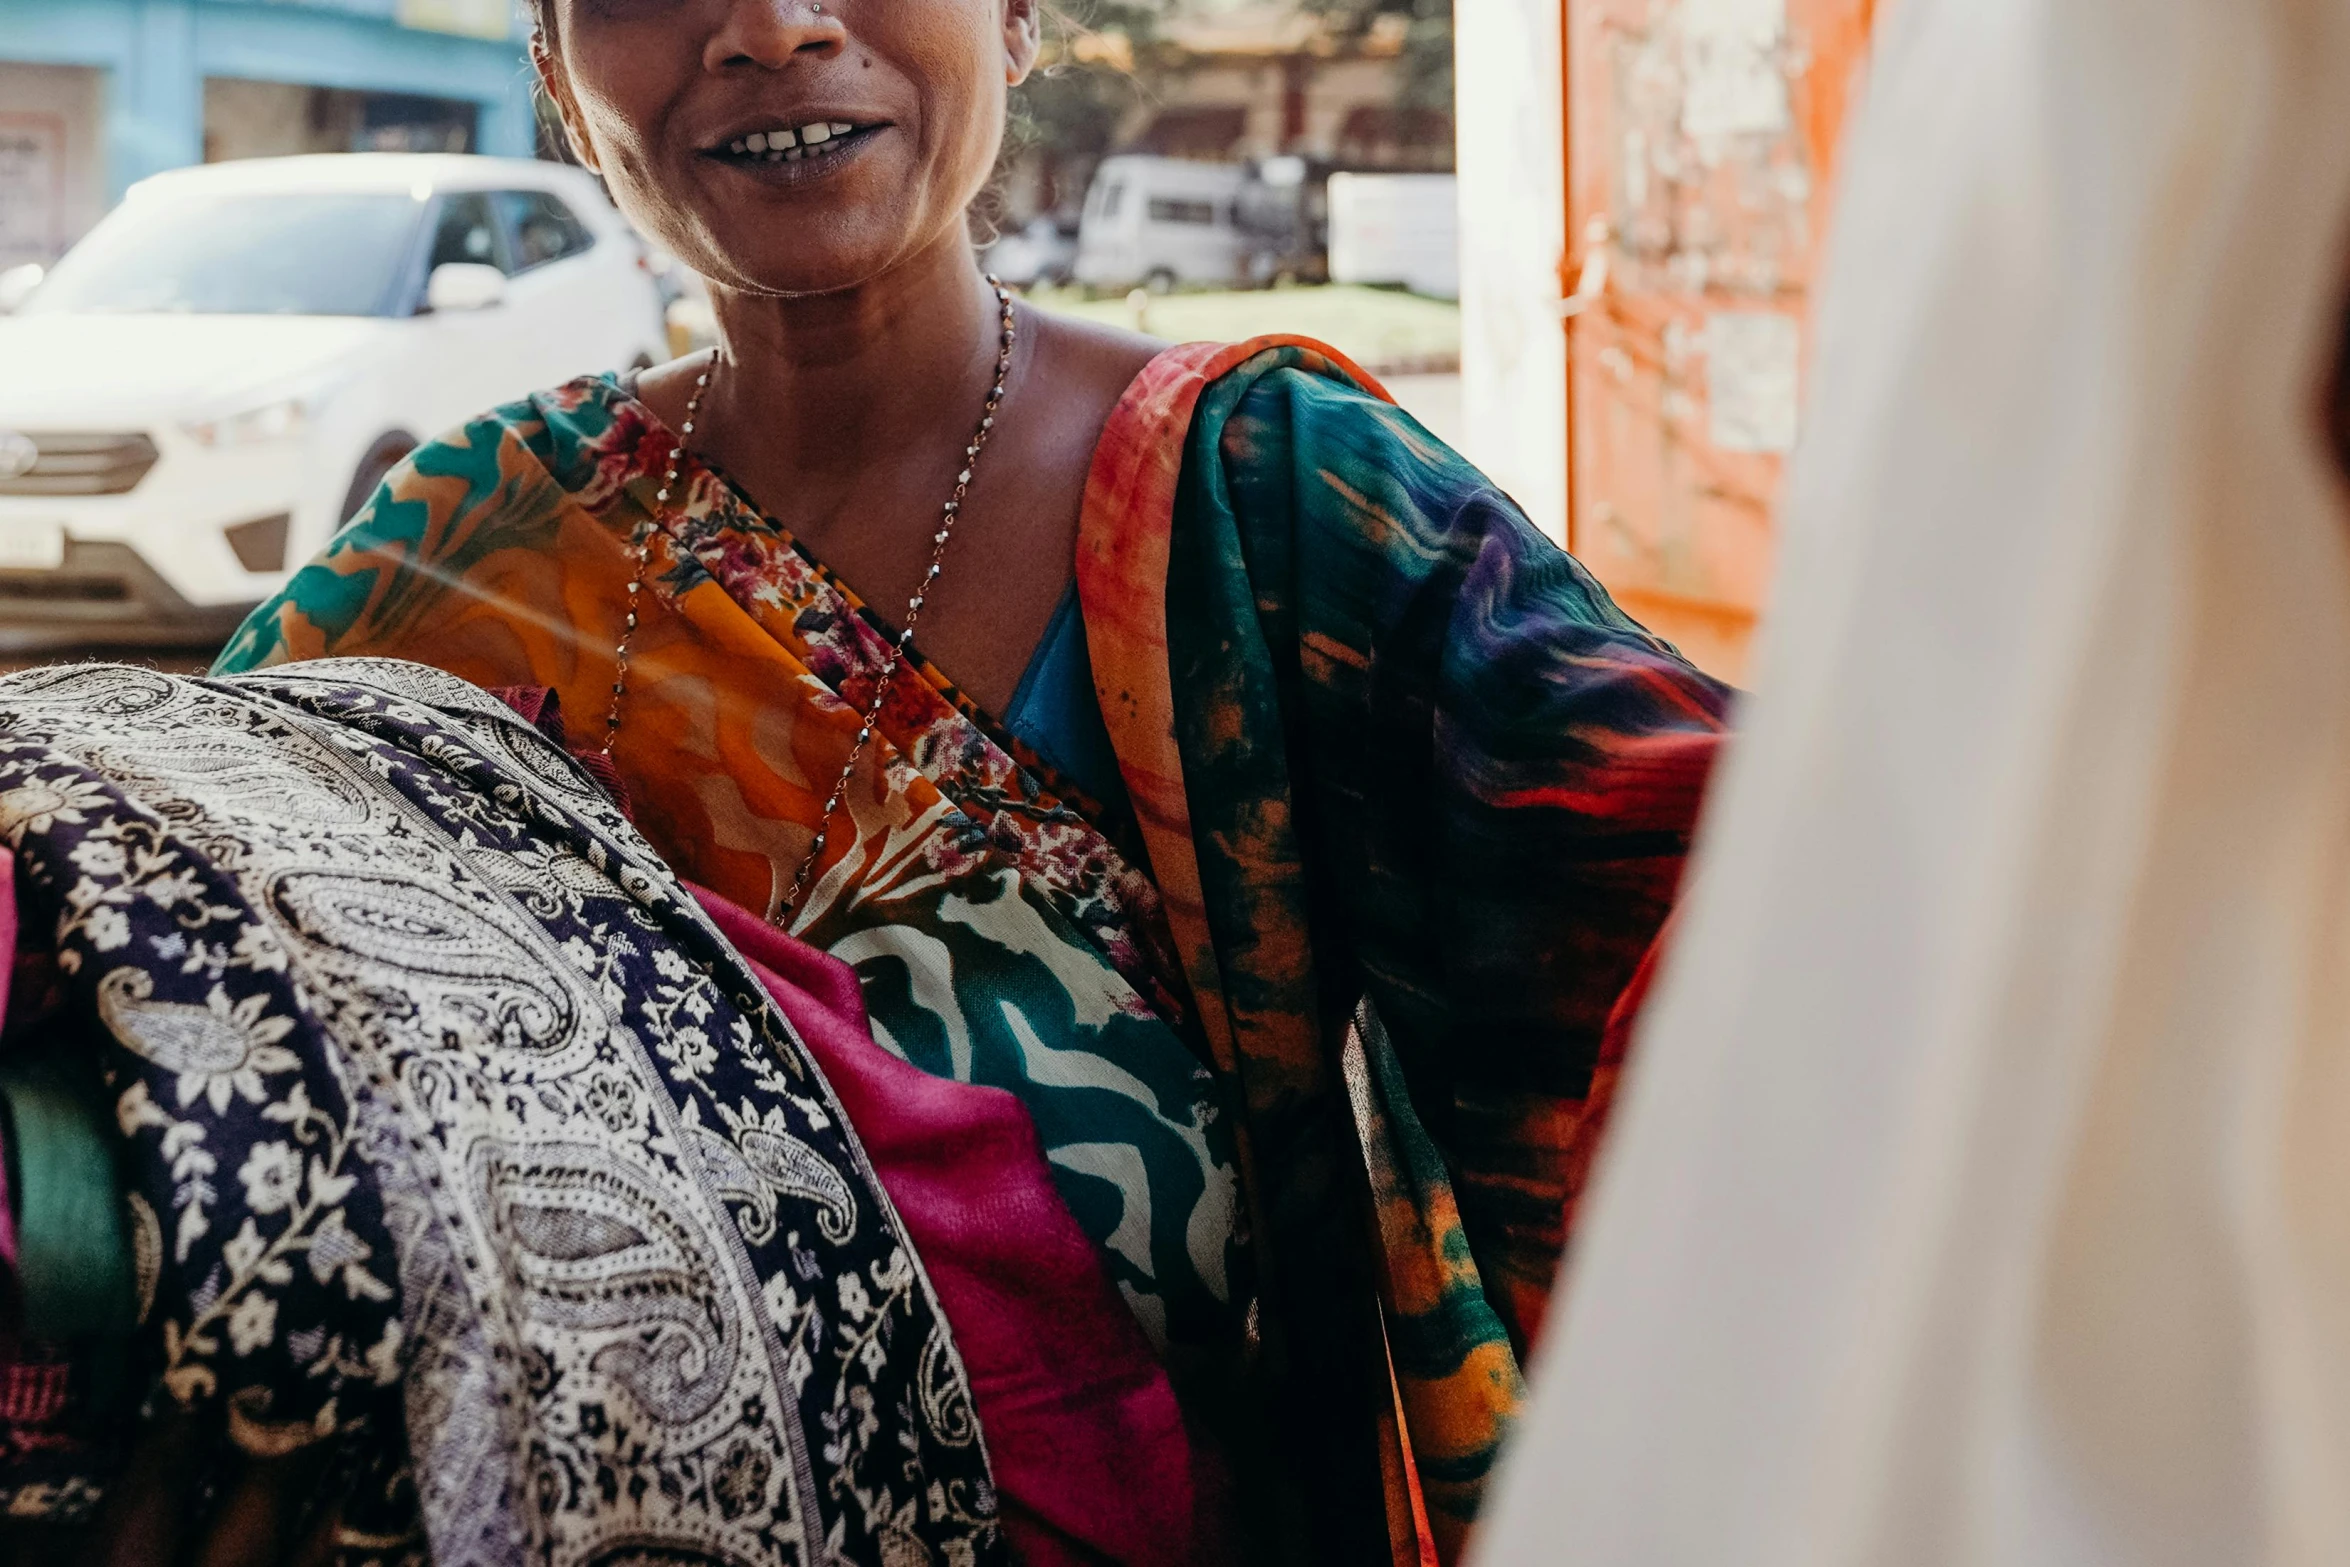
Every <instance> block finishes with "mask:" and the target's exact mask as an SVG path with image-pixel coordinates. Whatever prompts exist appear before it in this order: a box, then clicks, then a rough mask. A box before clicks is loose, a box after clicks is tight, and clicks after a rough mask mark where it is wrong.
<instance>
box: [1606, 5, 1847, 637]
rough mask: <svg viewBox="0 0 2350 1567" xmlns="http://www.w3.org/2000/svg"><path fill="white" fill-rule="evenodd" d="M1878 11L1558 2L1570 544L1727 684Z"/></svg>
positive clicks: (1767, 537) (1620, 595) (1762, 547)
mask: <svg viewBox="0 0 2350 1567" xmlns="http://www.w3.org/2000/svg"><path fill="white" fill-rule="evenodd" d="M1871 11H1872V0H1669V3H1666V4H1661V5H1659V4H1652V3H1651V0H1566V4H1565V5H1564V7H1563V10H1562V23H1561V25H1562V27H1563V30H1564V34H1563V44H1564V47H1563V50H1562V56H1563V66H1562V71H1561V75H1562V78H1563V100H1564V104H1565V120H1566V127H1565V129H1566V159H1565V162H1566V183H1567V190H1566V220H1567V221H1566V233H1567V236H1568V253H1567V255H1566V257H1565V258H1564V261H1563V263H1562V267H1561V288H1562V292H1564V293H1566V294H1568V296H1569V298H1568V301H1567V304H1566V306H1565V310H1566V321H1565V330H1566V332H1567V334H1568V344H1567V349H1568V351H1567V380H1568V404H1567V407H1568V412H1567V425H1568V443H1567V448H1568V452H1567V455H1568V468H1569V474H1568V508H1567V510H1568V528H1567V531H1568V544H1569V547H1570V548H1572V549H1573V550H1574V551H1575V553H1576V554H1577V555H1579V556H1580V557H1582V559H1583V560H1584V562H1585V563H1586V564H1588V565H1589V566H1590V567H1591V568H1592V569H1593V571H1594V572H1596V573H1597V574H1598V576H1599V577H1600V579H1601V580H1602V581H1603V582H1605V583H1606V584H1607V585H1608V588H1609V590H1610V591H1611V592H1613V593H1614V594H1615V595H1616V597H1617V599H1618V600H1619V601H1620V602H1622V604H1623V605H1624V607H1625V608H1626V609H1627V610H1629V611H1630V612H1631V613H1632V614H1634V615H1636V616H1638V617H1639V618H1640V619H1641V620H1643V621H1645V622H1647V623H1648V624H1649V625H1650V626H1652V627H1653V628H1655V629H1656V630H1657V631H1658V632H1659V633H1661V634H1663V635H1665V636H1667V637H1669V638H1671V639H1672V640H1674V641H1675V642H1677V643H1679V644H1680V645H1681V646H1682V648H1683V649H1684V651H1686V652H1688V653H1689V654H1690V655H1691V656H1692V657H1693V658H1695V659H1696V660H1697V661H1698V662H1699V663H1701V664H1703V665H1705V666H1706V667H1707V668H1709V669H1712V670H1714V671H1715V672H1717V673H1719V674H1721V675H1724V676H1725V677H1727V678H1729V679H1732V680H1737V679H1741V678H1743V676H1744V675H1745V672H1746V656H1747V643H1748V640H1749V637H1750V635H1751V633H1752V630H1753V627H1754V623H1755V620H1756V617H1757V615H1758V614H1759V612H1760V610H1761V608H1762V603H1763V595H1764V593H1765V592H1766V590H1767V588H1768V585H1769V577H1770V569H1771V555H1772V520H1771V512H1772V504H1773V501H1774V498H1775V496H1776V494H1777V490H1778V485H1779V478H1780V474H1781V470H1782V467H1783V465H1784V459H1785V454H1786V451H1787V449H1788V447H1789V446H1790V445H1791V444H1792V442H1793V440H1794V437H1795V433H1796V418H1795V414H1796V408H1797V405H1798V400H1799V397H1800V387H1801V375H1802V362H1803V358H1804V341H1805V334H1804V323H1805V318H1806V314H1807V310H1808V306H1809V302H1810V294H1811V288H1812V284H1813V279H1814V277H1815V275H1816V270H1817V264H1818V259H1819V250H1820V239H1821V235H1822V233H1823V231H1824V226H1825V220H1826V215H1827V205H1828V195H1829V189H1830V183H1831V175H1832V173H1833V154H1834V149H1835V146H1836V141H1837V137H1838V134H1839V132H1840V131H1841V129H1842V126H1843V122H1844V119H1845V116H1846V113H1847V111H1848V108H1849V106H1850V104H1851V102H1852V98H1853V93H1854V89H1855V87H1856V85H1857V82H1858V76H1859V71H1860V68H1861V65H1862V63H1863V60H1864V58H1865V54H1866V48H1867V40H1868V31H1869V23H1870V19H1871Z"/></svg>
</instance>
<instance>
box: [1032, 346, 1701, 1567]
mask: <svg viewBox="0 0 2350 1567" xmlns="http://www.w3.org/2000/svg"><path fill="white" fill-rule="evenodd" d="M1078 584H1079V589H1080V592H1081V595H1082V601H1083V604H1084V612H1085V625H1086V635H1087V638H1088V642H1089V644H1090V647H1091V650H1092V654H1093V664H1094V676H1095V682H1096V685H1097V687H1098V690H1099V694H1100V696H1101V701H1102V712H1103V716H1104V718H1105V719H1106V721H1107V722H1108V724H1109V727H1110V733H1111V738H1112V740H1113V742H1114V743H1115V745H1116V747H1117V751H1118V758H1119V762H1120V765H1121V769H1122V771H1123V772H1124V774H1125V778H1126V783H1127V787H1128V789H1129V791H1130V793H1131V795H1132V798H1133V801H1134V808H1135V810H1136V812H1137V815H1138V817H1139V819H1140V823H1141V828H1142V832H1143V836H1144V837H1145V839H1146V840H1147V842H1148V846H1149V857H1150V863H1151V866H1152V868H1153V870H1154V872H1155V873H1156V875H1157V877H1158V882H1159V886H1160V889H1161V891H1162V893H1163V895H1164V898H1165V903H1166V907H1167V909H1168V913H1169V916H1170V920H1171V925H1172V929H1173V933H1174V935H1175V938H1176V941H1177V945H1178V949H1179V951H1180V953H1181V957H1182V962H1183V966H1184V971H1185V973H1186V975H1187V977H1188V980H1189V988H1190V991H1191V994H1192V995H1193V996H1194V997H1195V998H1196V1001H1197V1004H1198V1009H1199V1017H1200V1021H1201V1024H1202V1026H1203V1029H1204V1031H1205V1033H1206V1035H1207V1037H1208V1039H1209V1040H1210V1041H1211V1043H1212V1048H1213V1050H1214V1053H1215V1057H1216V1061H1217V1065H1218V1067H1219V1069H1220V1071H1221V1072H1222V1073H1223V1074H1224V1075H1225V1077H1226V1080H1227V1081H1228V1082H1229V1083H1230V1084H1231V1085H1232V1091H1233V1094H1234V1097H1235V1099H1236V1101H1237V1102H1238V1104H1239V1106H1240V1109H1241V1119H1242V1123H1243V1142H1242V1156H1243V1168H1244V1170H1245V1172H1246V1175H1247V1189H1248V1194H1249V1201H1250V1206H1251V1209H1252V1215H1253V1222H1254V1229H1255V1232H1256V1234H1257V1237H1258V1248H1257V1249H1258V1270H1259V1277H1260V1280H1261V1283H1262V1287H1263V1291H1264V1296H1263V1299H1264V1307H1265V1311H1264V1323H1265V1337H1266V1342H1267V1346H1268V1353H1269V1354H1271V1355H1274V1356H1277V1357H1279V1358H1280V1359H1281V1360H1282V1361H1284V1362H1285V1363H1286V1364H1285V1387H1284V1389H1283V1396H1282V1398H1281V1400H1280V1416H1281V1424H1282V1427H1283V1437H1284V1441H1283V1443H1282V1450H1283V1452H1285V1453H1286V1454H1288V1455H1290V1457H1291V1460H1292V1461H1293V1462H1294V1463H1296V1464H1297V1465H1298V1478H1299V1480H1300V1483H1301V1485H1302V1487H1303V1489H1304V1491H1305V1494H1306V1496H1307V1498H1308V1500H1309V1506H1310V1509H1311V1511H1310V1515H1309V1522H1308V1525H1307V1529H1308V1533H1309V1534H1310V1536H1311V1549H1313V1550H1315V1551H1316V1552H1318V1553H1319V1554H1320V1555H1321V1556H1322V1558H1323V1559H1325V1560H1331V1561H1363V1560H1369V1559H1374V1558H1375V1557H1377V1556H1379V1555H1381V1554H1387V1553H1392V1555H1393V1558H1394V1559H1395V1560H1396V1561H1397V1562H1399V1563H1417V1562H1418V1561H1419V1560H1420V1559H1421V1554H1422V1546H1423V1544H1424V1545H1426V1546H1427V1548H1429V1549H1430V1550H1432V1551H1433V1552H1434V1554H1435V1555H1436V1556H1437V1557H1438V1558H1439V1559H1442V1560H1446V1561H1451V1560H1453V1559H1455V1558H1456V1557H1457V1555H1458V1553H1459V1551H1460V1549H1461V1545H1462V1542H1463V1539H1464V1537H1465V1534H1466V1531H1467V1529H1468V1526H1469V1524H1470V1522H1471V1521H1472V1520H1473V1519H1474V1517H1475V1513H1476V1506H1477V1502H1478V1499H1479V1497H1480V1495H1481V1494H1482V1491H1483V1488H1484V1481H1485V1477H1486V1474H1487V1472H1488V1470H1489V1469H1490V1466H1491V1464H1492V1462H1493V1458H1494V1455H1495V1453H1496V1451H1497V1450H1498V1448H1499V1446H1500V1443H1501V1441H1502V1439H1503V1437H1504V1436H1505V1435H1506V1434H1507V1432H1508V1429H1509V1426H1510V1422H1511V1420H1512V1418H1513V1417H1514V1415H1515V1413H1516V1410H1517V1407H1518V1403H1519V1400H1520V1397H1521V1395H1522V1382H1521V1378H1520V1372H1519V1365H1520V1361H1521V1358H1522V1357H1523V1355H1524V1353H1525V1352H1526V1349H1527V1348H1528V1346H1529V1344H1530V1342H1531V1340H1532V1337H1533V1334H1534V1332H1535V1330H1536V1328H1537V1326H1538V1325H1539V1323H1540V1321H1541V1318H1542V1313H1543V1308H1544V1305H1545V1303H1546V1301H1547V1298H1548V1295H1549V1290H1550V1284H1551V1280H1552V1277H1553V1274H1554V1273H1555V1271H1556V1269H1557V1267H1558V1262H1559V1258H1560V1255H1561V1252H1562V1250H1563V1248H1564V1245H1565V1241H1566V1235H1565V1222H1566V1217H1567V1214H1568V1212H1569V1209H1570V1206H1571V1204H1572V1201H1573V1198H1574V1196H1575V1186H1576V1182H1577V1181H1578V1180H1579V1178H1580V1172H1581V1170H1582V1168H1583V1167H1584V1165H1585V1163H1586V1162H1587V1159H1588V1153H1589V1149H1590V1145H1591V1142H1592V1140H1593V1139H1594V1138H1595V1137H1596V1135H1597V1131H1598V1126H1597V1119H1598V1111H1597V1107H1596V1106H1594V1105H1593V1103H1592V1101H1591V1097H1590V1096H1591V1092H1592V1088H1593V1082H1592V1078H1593V1069H1594V1067H1595V1065H1596V1064H1598V1063H1599V1061H1600V1057H1601V1050H1602V1040H1603V1036H1604V1035H1605V1033H1606V1031H1607V1028H1608V1024H1609V1020H1610V1017H1611V1015H1612V1014H1613V1013H1614V1012H1615V1010H1616V1007H1617V1004H1618V1002H1619V1000H1620V998H1622V996H1623V994H1624V992H1625V990H1626V987H1627V985H1628V984H1629V983H1630V982H1631V980H1632V978H1633V976H1634V974H1635V972H1636V971H1637V970H1638V968H1639V966H1640V964H1641V963H1642V960H1643V959H1644V957H1645V956H1646V954H1647V953H1648V952H1649V950H1650V948H1651V946H1652V944H1653V943H1654V941H1655V940H1656V938H1657V934H1658V930H1659V927H1660V926H1661V924H1662V923H1663V921H1664V918H1665V916H1666V913H1667V912H1668V910H1669V908H1670V906H1671V901H1672V897H1673V893H1674V890H1675V886H1676V883H1677V881H1678V879H1679V875H1680V869H1681V863H1682V858H1683V856H1684V854H1685V853H1686V851H1687V848H1688V845H1689V841H1690V835H1691V831H1692V828H1693V824H1694V822H1695V819H1696V814H1697V808H1698V804H1699V800H1700V797H1701V794H1702V791H1703V786H1704V783H1705V780H1706V777H1707V774H1708V771H1709V769H1710V767H1711V765H1712V762H1713V759H1714V756H1715V754H1716V752H1717V750H1718V748H1719V743H1720V740H1721V737H1722V734H1723V731H1724V725H1725V718H1726V713H1727V708H1728V699H1729V692H1728V691H1727V690H1726V688H1724V687H1723V686H1722V685H1720V684H1719V683H1718V682H1716V681H1714V680H1712V679H1710V678H1708V677H1707V676H1705V675H1703V674H1701V673H1700V672H1698V671H1697V670H1696V669H1695V668H1693V667H1691V666H1690V665H1689V664H1688V663H1687V662H1686V661H1685V660H1683V659H1682V658H1681V657H1680V655H1679V654H1678V653H1676V652H1675V651H1674V650H1673V649H1672V648H1671V647H1670V646H1668V645H1667V644H1665V643H1663V642H1662V641H1660V640H1658V639H1657V638H1656V637H1654V636H1652V635H1650V634H1649V633H1648V632H1646V631H1644V630H1643V629H1641V627H1640V626H1639V625H1637V624H1636V623H1635V622H1633V621H1632V620H1631V619H1629V618H1628V617H1627V616H1625V615H1624V614H1623V613H1622V612H1621V611H1619V610H1618V609H1617V608H1616V607H1615V605H1614V604H1613V603H1612V602H1611V601H1610V600H1609V598H1608V596H1607V594H1606V592H1605V591H1604V590H1603V589H1602V588H1601V587H1600V586H1599V584H1598V583H1597V582H1595V581H1594V580H1593V579H1592V578H1591V577H1590V576H1589V574H1587V573H1586V572H1585V571H1584V570H1583V569H1582V567H1581V566H1580V565H1579V564H1578V563H1577V562H1576V561H1575V560H1574V559H1573V558H1572V557H1570V556H1569V555H1567V554H1566V553H1565V552H1564V551H1562V550H1560V549H1559V548H1558V547H1557V546H1556V545H1555V544H1553V543H1551V542H1550V541H1549V540H1548V539H1545V538H1543V537H1542V536H1541V535H1540V534H1539V533H1537V532H1536V531H1535V529H1534V528H1533V526H1532V525H1531V524H1530V523H1528V522H1527V520H1526V518H1525V516H1524V514H1523V513H1521V512H1520V511H1519V510H1518V508H1517V507H1516V506H1515V505H1514V504H1512V503H1511V501H1510V500H1509V498H1508V497H1507V496H1505V495H1503V494H1502V493H1501V492H1500V491H1498V490H1497V489H1495V488H1494V487H1493V484H1492V482H1491V481H1490V480H1488V479H1486V478H1485V476H1484V475H1483V474H1481V473H1479V472H1478V471H1477V470H1476V469H1475V468H1473V467H1472V466H1470V465H1469V464H1468V463H1466V462H1464V461H1463V460H1462V459H1461V458H1460V457H1459V456H1457V455H1456V454H1454V453H1453V452H1451V451H1450V450H1448V449H1447V448H1446V447H1445V446H1444V445H1443V444H1442V443H1441V442H1438V441H1437V440H1435V439H1434V438H1433V437H1431V436H1430V435H1429V434H1428V433H1427V432H1426V431H1425V430H1423V429H1422V428H1421V427H1420V426H1419V425H1418V424H1417V423H1416V422H1414V421H1413V420H1412V419H1411V418H1410V417H1409V416H1408V415H1406V414H1404V413H1403V412H1401V411H1400V410H1398V409H1396V408H1394V407H1393V406H1391V405H1390V404H1389V403H1388V402H1387V401H1386V400H1385V394H1384V393H1383V392H1381V391H1380V389H1379V388H1378V386H1377V384H1376V383H1375V382H1373V381H1372V380H1371V379H1370V378H1369V377H1367V376H1365V375H1363V374H1362V372H1361V371H1359V370H1357V369H1356V368H1355V367H1353V366H1352V365H1350V364H1348V363H1347V362H1346V361H1345V360H1344V359H1343V358H1342V357H1341V356H1339V355H1338V354H1336V353H1334V352H1333V351H1331V350H1329V349H1327V348H1325V347H1322V346H1321V345H1318V344H1314V343H1311V342H1307V341H1303V340H1300V339H1262V340H1258V341H1256V342H1252V343H1244V344H1238V345H1231V346H1220V345H1215V344H1194V345H1191V346H1189V347H1186V348H1180V349H1175V350H1172V351H1170V352H1168V353H1165V354H1162V355H1161V356H1159V358H1158V359H1157V360H1155V361H1154V362H1153V363H1152V364H1151V365H1150V367H1149V368H1148V369H1146V370H1145V371H1144V372H1143V374H1142V376H1141V378H1140V379H1139V380H1137V381H1136V383H1135V384H1134V386H1133V387H1132V388H1131V389H1130V390H1129V391H1128V393H1127V395H1126V399H1125V401H1124V403H1123V404H1122V405H1121V407H1120V408H1119V410H1118V413H1117V414H1116V416H1115V417H1114V418H1113V419H1112V420H1111V422H1110V425H1109V428H1108V429H1107V430H1105V431H1104V433H1103V436H1102V440H1101V443H1100V445H1099V447H1098V449H1097V451H1096V454H1095V459H1094V465H1093V472H1092V476H1091V482H1090V485H1089V488H1088V492H1087V496H1086V503H1085V516H1084V525H1083V531H1082V534H1081V537H1080V542H1079V556H1078ZM1366 999H1367V1000H1368V1001H1369V1002H1370V1003H1371V1006H1370V1007H1369V1009H1368V1010H1367V1011H1364V1012H1362V1013H1361V1014H1360V1015H1359V1017H1358V1014H1357V1007H1358V1002H1361V1001H1364V1000H1366ZM1350 1019H1352V1020H1355V1021H1356V1022H1358V1023H1359V1026H1358V1027H1355V1028H1354V1029H1352V1030H1351V1031H1350ZM1587 1111H1589V1112H1591V1114H1589V1115H1588V1116H1587V1114H1586V1112H1587ZM1366 1210H1368V1211H1367V1212H1366ZM1366 1232H1368V1237H1366ZM1366 1238H1367V1239H1368V1243H1366ZM1374 1300H1376V1303H1377V1304H1376V1307H1374V1306H1373V1305H1372V1302H1373V1301H1374ZM1382 1481H1383V1482H1384V1487H1383V1488H1384V1493H1385V1496H1384V1501H1385V1506H1384V1507H1382V1505H1381V1500H1382V1497H1381V1490H1382ZM1301 1549H1302V1548H1301Z"/></svg>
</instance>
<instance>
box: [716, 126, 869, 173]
mask: <svg viewBox="0 0 2350 1567" xmlns="http://www.w3.org/2000/svg"><path fill="white" fill-rule="evenodd" d="M855 129H856V127H855V126H854V125H851V124H850V123H849V122H848V121H846V120H817V121H815V122H813V123H811V124H808V125H802V126H798V127H796V128H794V129H791V130H782V131H753V132H751V134H750V135H748V136H738V137H736V138H735V139H734V140H733V141H730V142H728V143H727V144H726V150H727V151H728V152H730V153H732V154H734V155H735V156H736V157H738V158H764V159H766V160H767V161H768V162H769V163H797V162H799V161H800V160H801V159H802V158H806V157H811V156H815V155H818V154H821V153H826V152H830V151H831V150H832V148H831V147H829V146H828V145H827V143H829V142H831V141H833V140H834V139H836V138H838V137H842V136H846V135H847V134H848V133H849V132H851V131H853V130H855Z"/></svg>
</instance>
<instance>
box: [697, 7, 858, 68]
mask: <svg viewBox="0 0 2350 1567" xmlns="http://www.w3.org/2000/svg"><path fill="white" fill-rule="evenodd" d="M843 3H845V0H820V3H811V0H736V3H735V4H733V5H730V6H728V7H727V8H726V20H725V21H724V22H722V23H721V24H720V25H719V28H718V30H717V31H716V32H714V33H712V34H711V35H710V41H709V43H708V44H707V45H706V46H704V48H703V51H702V64H703V65H704V66H705V67H706V68H708V69H710V70H713V71H716V70H724V69H726V68H728V67H730V66H742V65H756V66H763V67H765V68H766V69H768V70H778V69H781V68H782V67H783V66H784V65H786V64H788V63H789V62H790V61H791V59H792V58H793V57H794V56H795V55H813V56H815V57H817V58H823V59H828V58H830V57H831V56H833V55H836V54H838V53H840V52H841V50H842V49H844V48H846V47H847V46H848V40H849V31H848V29H847V28H846V27H844V26H842V25H841V19H840V17H839V16H838V15H837V14H836V13H837V9H838V7H839V6H840V5H842V4H843Z"/></svg>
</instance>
